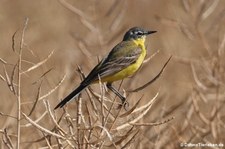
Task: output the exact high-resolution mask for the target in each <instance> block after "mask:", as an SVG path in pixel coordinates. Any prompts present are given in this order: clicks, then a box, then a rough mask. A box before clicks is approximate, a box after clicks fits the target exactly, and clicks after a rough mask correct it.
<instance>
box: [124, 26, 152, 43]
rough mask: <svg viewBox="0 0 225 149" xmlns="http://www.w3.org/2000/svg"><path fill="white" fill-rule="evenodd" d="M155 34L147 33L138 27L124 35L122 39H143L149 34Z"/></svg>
mask: <svg viewBox="0 0 225 149" xmlns="http://www.w3.org/2000/svg"><path fill="white" fill-rule="evenodd" d="M155 32H156V31H147V30H145V29H143V28H140V27H133V28H131V29H129V30H128V31H127V32H126V33H125V35H124V37H123V41H126V40H133V39H134V40H135V39H138V38H143V37H145V36H147V35H149V34H152V33H155Z"/></svg>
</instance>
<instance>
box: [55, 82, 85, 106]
mask: <svg viewBox="0 0 225 149" xmlns="http://www.w3.org/2000/svg"><path fill="white" fill-rule="evenodd" d="M87 86H88V85H83V84H81V85H80V86H79V87H78V88H76V89H75V90H74V91H72V92H71V93H70V94H69V95H68V96H66V97H65V98H64V99H63V100H62V101H61V102H60V103H59V104H58V105H57V106H56V107H55V108H54V110H55V109H57V108H59V107H60V108H62V107H63V106H64V105H65V104H66V103H67V102H69V101H70V100H72V99H73V98H74V97H76V96H77V95H79V93H80V92H81V91H82V90H83V89H85V88H86V87H87Z"/></svg>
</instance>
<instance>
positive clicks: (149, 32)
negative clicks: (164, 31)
mask: <svg viewBox="0 0 225 149" xmlns="http://www.w3.org/2000/svg"><path fill="white" fill-rule="evenodd" d="M156 32H157V31H146V32H145V35H149V34H153V33H156Z"/></svg>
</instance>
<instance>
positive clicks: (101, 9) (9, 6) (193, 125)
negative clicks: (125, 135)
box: [0, 0, 225, 148]
mask: <svg viewBox="0 0 225 149" xmlns="http://www.w3.org/2000/svg"><path fill="white" fill-rule="evenodd" d="M26 17H28V18H29V22H28V28H27V30H26V32H25V45H24V50H23V59H24V61H23V62H22V63H23V66H22V70H26V69H27V68H29V67H31V66H32V65H33V64H34V63H38V62H39V61H41V60H43V59H45V58H46V57H47V56H48V55H49V53H51V51H53V50H54V53H53V55H52V56H51V58H50V59H49V60H48V61H47V62H46V63H45V64H44V65H43V66H41V67H40V68H39V69H37V70H34V71H32V72H29V73H27V74H26V75H24V76H23V77H22V103H26V102H30V101H34V100H35V97H36V96H37V90H38V85H37V84H39V83H40V82H38V83H34V82H36V81H38V79H39V78H40V77H41V75H42V74H43V73H44V72H47V71H48V70H50V69H51V71H50V72H48V73H47V74H46V76H45V77H44V78H42V85H41V86H42V89H41V94H46V93H47V92H48V91H49V90H51V89H52V88H54V86H56V84H57V83H58V82H59V81H60V80H61V79H62V78H63V76H64V75H65V74H66V78H65V80H64V82H63V83H62V84H61V86H59V88H58V89H57V90H56V91H55V92H54V93H53V94H51V96H49V97H47V98H46V99H47V100H48V101H49V102H50V104H51V108H53V107H54V106H55V105H56V104H57V103H58V102H59V100H60V99H61V98H63V97H64V96H65V95H67V94H68V93H69V92H70V91H71V90H72V89H74V88H75V87H76V86H77V85H78V84H79V82H80V77H79V75H78V74H77V72H76V69H77V65H80V66H81V67H82V70H83V71H84V73H85V74H87V73H88V72H89V71H90V70H91V68H93V67H94V66H95V65H96V64H97V62H98V57H99V58H102V57H103V56H104V55H105V54H107V53H108V52H109V51H110V50H111V49H112V47H113V46H114V45H115V44H117V43H118V42H120V41H121V40H122V38H123V35H124V33H125V31H127V30H128V29H129V28H130V27H133V26H140V27H144V28H146V29H150V30H156V31H158V32H157V34H154V35H152V36H150V37H148V38H147V48H148V56H147V57H150V56H151V55H152V54H153V53H155V52H156V51H158V50H159V51H160V52H159V53H158V54H157V55H156V56H154V57H153V58H152V59H151V60H150V62H148V63H146V64H145V65H144V66H143V68H142V69H141V70H140V71H139V72H138V73H137V74H136V75H135V76H134V77H133V78H132V79H129V78H128V79H126V80H125V81H124V83H123V85H122V88H123V89H125V90H129V89H134V88H136V87H138V86H140V85H142V84H144V83H146V82H147V81H149V80H151V79H152V78H153V77H154V76H155V75H157V73H158V72H159V71H160V69H161V68H162V66H163V64H164V63H165V62H166V60H167V59H168V58H169V56H170V55H172V56H173V58H172V60H171V61H170V62H169V64H168V67H167V68H166V70H165V72H164V73H163V75H162V77H161V78H160V79H158V80H157V81H156V82H155V83H153V84H152V85H151V86H149V87H147V88H145V89H144V90H142V91H140V92H138V93H134V95H132V97H131V98H130V99H129V103H130V104H131V105H132V104H134V103H135V101H136V99H137V98H138V97H140V96H142V95H144V100H143V103H142V104H144V101H148V99H151V98H152V97H153V96H154V95H155V94H156V93H157V92H158V91H159V98H158V99H157V101H156V102H155V103H154V106H153V108H152V109H151V110H150V112H149V113H148V114H147V116H145V118H144V120H143V122H149V123H150V122H160V121H164V120H166V119H168V118H170V117H172V116H174V117H175V119H174V120H172V121H171V122H168V123H166V124H163V125H159V126H154V127H150V128H149V127H143V129H142V130H143V132H142V133H141V134H140V137H139V139H140V140H139V141H137V140H135V141H134V144H135V146H136V147H137V148H162V146H164V147H165V148H171V147H172V148H180V143H182V142H183V143H188V142H191V143H217V144H219V143H225V142H224V135H223V134H224V132H225V131H224V128H225V117H224V114H223V113H224V110H223V109H222V108H221V107H222V105H224V101H225V96H224V92H223V91H224V80H225V79H224V78H225V77H224V64H225V62H224V45H225V36H224V35H225V34H224V33H225V27H224V24H225V1H223V0H201V1H195V0H173V1H167V0H158V1H153V0H140V1H135V0H129V1H128V0H126V1H120V0H114V1H97V0H92V1H78V0H67V1H66V2H65V1H63V0H61V1H54V0H47V1H46V0H39V1H29V0H20V1H8V0H0V22H1V23H0V43H1V44H0V45H1V46H0V58H1V59H2V60H4V61H6V62H7V64H6V65H5V68H6V71H7V72H8V73H9V74H10V73H11V72H12V70H13V66H12V65H13V64H15V63H16V62H17V60H18V59H17V58H18V55H17V54H16V53H15V52H13V49H12V36H13V34H14V33H15V31H17V30H18V34H16V35H15V49H16V50H17V51H18V49H19V46H20V45H19V44H20V38H21V30H22V28H23V24H24V20H25V18H26ZM30 62H32V63H30ZM11 64H12V65H11ZM0 72H1V73H0V74H1V76H2V77H4V78H5V77H6V76H5V73H4V64H3V62H2V66H1V69H0ZM118 84H119V82H118V83H116V85H117V86H118ZM0 87H1V91H0V93H1V104H0V112H2V113H4V114H9V115H13V116H15V115H16V98H15V96H14V95H13V94H12V93H11V92H10V91H9V88H8V86H7V83H6V82H5V81H3V80H2V81H0ZM93 88H95V86H94V87H93ZM96 88H97V87H96ZM96 90H98V89H96ZM193 100H194V101H195V102H193ZM74 104H75V102H71V103H70V104H69V105H68V108H69V109H71V110H73V109H74V107H73V105H74ZM37 107H38V108H36V109H35V111H34V112H36V114H35V115H36V116H34V117H33V118H34V119H35V117H38V116H40V114H41V113H42V112H43V109H44V108H43V102H39V103H38V105H37ZM30 109H31V107H30V106H29V105H26V104H25V105H22V110H23V112H25V113H26V112H27V111H29V110H30ZM38 110H40V111H38ZM214 111H215V112H214ZM57 112H58V111H57ZM213 112H214V113H213ZM199 113H200V114H199ZM201 115H204V116H203V117H201ZM204 118H206V119H207V120H205V121H204ZM46 122H47V121H46ZM15 123H16V121H15V120H14V119H12V118H9V117H7V116H4V115H2V116H0V130H1V135H2V136H3V130H4V128H7V129H8V131H9V133H10V134H16V131H15V130H16V127H15ZM24 124H25V122H24ZM42 124H43V125H44V126H46V127H49V128H51V126H47V125H46V123H45V122H42ZM184 127H185V128H184ZM145 130H147V131H145ZM21 131H22V134H23V135H22V136H21V142H22V146H23V147H24V148H26V147H27V146H26V145H27V143H26V142H29V141H34V140H37V139H38V138H37V137H33V138H32V136H30V134H31V133H32V131H23V128H22V130H21ZM34 132H35V133H36V131H34ZM1 138H2V137H1ZM13 142H14V141H13ZM24 142H25V143H24ZM1 143H2V144H1V146H4V143H3V142H1ZM28 144H29V143H28ZM33 144H35V143H33ZM41 146H45V144H42V143H40V144H38V143H36V144H35V145H34V147H41Z"/></svg>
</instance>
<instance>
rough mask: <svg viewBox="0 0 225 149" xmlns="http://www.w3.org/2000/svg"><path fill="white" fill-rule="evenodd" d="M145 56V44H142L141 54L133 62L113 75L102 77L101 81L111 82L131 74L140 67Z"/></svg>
mask: <svg viewBox="0 0 225 149" xmlns="http://www.w3.org/2000/svg"><path fill="white" fill-rule="evenodd" d="M145 56H146V49H145V46H144V45H143V47H142V54H141V55H140V57H139V58H138V59H137V61H136V62H135V63H133V64H131V65H130V66H128V67H127V68H125V69H123V70H121V71H119V72H117V73H116V74H114V75H111V76H107V77H104V78H102V80H101V81H102V82H109V83H112V82H114V81H117V80H122V79H124V78H126V77H128V76H131V75H133V74H134V73H135V72H136V71H137V70H138V69H139V68H140V66H141V64H142V63H143V61H144V58H145Z"/></svg>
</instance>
